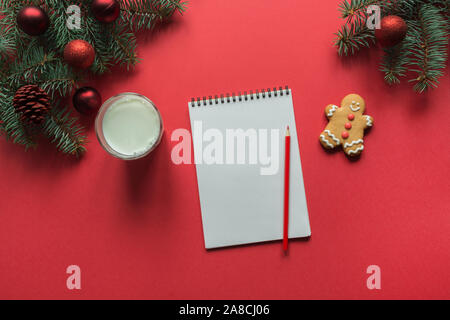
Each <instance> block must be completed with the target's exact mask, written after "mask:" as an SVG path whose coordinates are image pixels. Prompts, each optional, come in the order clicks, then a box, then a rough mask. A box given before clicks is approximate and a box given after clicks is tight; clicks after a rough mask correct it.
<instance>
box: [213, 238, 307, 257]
mask: <svg viewBox="0 0 450 320" xmlns="http://www.w3.org/2000/svg"><path fill="white" fill-rule="evenodd" d="M310 239H311V236H308V237H303V238H294V239H289V246H288V250H287V251H284V250H283V245H282V241H283V240H269V241H262V242H255V243H245V244H240V245H235V246H229V247H219V248H211V249H207V251H208V252H216V251H224V250H235V249H240V248H248V247H259V246H264V245H268V244H273V245H279V246H280V254H281V256H283V257H284V256H288V255H289V249H290V246H291V245H292V244H293V243H307V242H309V241H310Z"/></svg>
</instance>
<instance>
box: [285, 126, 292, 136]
mask: <svg viewBox="0 0 450 320" xmlns="http://www.w3.org/2000/svg"><path fill="white" fill-rule="evenodd" d="M286 135H287V136H290V135H291V131H290V130H289V126H287V128H286Z"/></svg>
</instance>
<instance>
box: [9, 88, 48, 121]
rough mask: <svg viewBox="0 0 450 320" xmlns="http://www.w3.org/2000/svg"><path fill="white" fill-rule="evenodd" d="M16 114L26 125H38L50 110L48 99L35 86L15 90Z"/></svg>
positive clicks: (46, 95)
mask: <svg viewBox="0 0 450 320" xmlns="http://www.w3.org/2000/svg"><path fill="white" fill-rule="evenodd" d="M13 105H14V108H15V109H16V113H21V120H22V121H23V122H24V123H28V124H40V123H41V122H42V120H44V117H45V115H46V114H47V112H48V111H49V110H50V97H49V96H48V94H47V93H46V92H45V91H44V90H42V89H41V88H39V87H38V86H36V85H32V84H30V85H26V86H23V87H21V88H20V89H19V90H17V92H16V94H15V96H14V100H13Z"/></svg>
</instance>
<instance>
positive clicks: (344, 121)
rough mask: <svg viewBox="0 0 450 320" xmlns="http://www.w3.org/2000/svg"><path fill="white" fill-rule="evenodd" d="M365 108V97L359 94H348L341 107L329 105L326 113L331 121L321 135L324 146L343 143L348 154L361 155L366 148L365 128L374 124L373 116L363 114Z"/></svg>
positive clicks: (328, 146)
mask: <svg viewBox="0 0 450 320" xmlns="http://www.w3.org/2000/svg"><path fill="white" fill-rule="evenodd" d="M365 109H366V103H365V102H364V99H363V98H362V97H361V96H359V95H357V94H349V95H347V96H346V97H345V98H344V99H343V100H342V102H341V107H340V108H339V107H338V106H335V105H333V104H330V105H328V106H327V107H326V108H325V114H326V116H327V118H328V120H329V123H328V125H327V126H326V128H325V130H324V131H323V132H322V133H321V134H320V137H319V140H320V143H321V144H322V146H323V147H324V148H325V149H334V148H336V147H337V146H340V145H342V148H343V149H344V152H345V153H346V154H347V155H348V156H351V157H355V156H358V155H360V154H361V152H362V151H363V150H364V140H363V137H364V130H365V129H366V128H368V127H371V126H372V125H373V118H372V117H371V116H367V115H364V114H363V113H364V110H365Z"/></svg>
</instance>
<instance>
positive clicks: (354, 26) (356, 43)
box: [335, 0, 450, 92]
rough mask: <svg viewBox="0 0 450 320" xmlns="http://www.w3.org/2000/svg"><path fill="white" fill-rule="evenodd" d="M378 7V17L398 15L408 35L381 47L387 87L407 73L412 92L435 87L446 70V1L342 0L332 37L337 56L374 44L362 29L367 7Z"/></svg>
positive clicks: (449, 27)
mask: <svg viewBox="0 0 450 320" xmlns="http://www.w3.org/2000/svg"><path fill="white" fill-rule="evenodd" d="M373 4H375V5H379V6H380V9H381V12H382V15H383V16H386V15H398V16H400V17H401V18H403V19H404V20H405V21H406V24H407V25H408V32H407V35H406V37H405V39H404V40H403V41H402V43H400V44H398V45H397V46H395V47H392V48H385V49H384V55H383V59H382V62H381V65H380V70H381V71H383V72H384V74H385V75H384V78H385V80H386V82H387V83H388V84H396V83H399V82H400V77H404V76H406V75H407V74H408V73H409V72H412V73H415V74H416V77H415V78H413V79H411V80H410V82H415V85H414V89H415V90H416V91H418V92H423V91H425V90H427V89H428V88H433V87H436V86H437V85H438V83H439V80H438V79H439V78H440V77H441V76H442V74H443V70H444V69H445V67H446V61H447V57H448V37H449V34H450V1H449V0H343V1H342V2H341V4H340V5H339V10H340V12H341V16H342V18H344V19H346V21H345V24H344V25H343V26H342V27H341V28H340V29H339V30H338V32H337V33H336V34H335V35H336V36H337V37H336V38H335V45H336V47H337V50H338V53H339V55H345V56H346V55H350V54H351V55H353V54H355V53H356V52H357V51H359V50H360V49H361V48H363V47H369V46H370V45H372V44H373V43H375V36H374V31H373V30H369V29H368V28H367V27H366V20H367V13H366V12H367V7H368V6H369V5H373Z"/></svg>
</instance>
